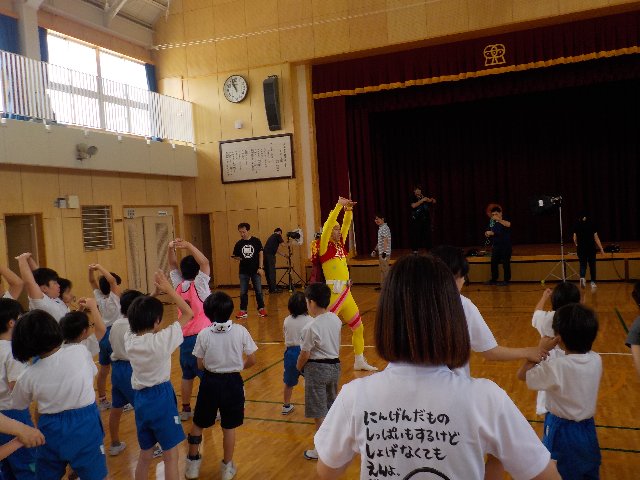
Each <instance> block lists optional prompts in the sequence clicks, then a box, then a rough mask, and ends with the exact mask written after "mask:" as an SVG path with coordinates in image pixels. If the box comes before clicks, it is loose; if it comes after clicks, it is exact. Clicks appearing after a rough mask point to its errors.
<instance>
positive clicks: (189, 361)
mask: <svg viewBox="0 0 640 480" xmlns="http://www.w3.org/2000/svg"><path fill="white" fill-rule="evenodd" d="M196 338H198V335H189V336H188V337H184V340H183V341H182V344H181V345H180V368H182V378H183V379H184V380H193V379H194V378H196V377H198V378H200V379H202V373H203V372H202V370H198V360H197V359H196V357H195V356H194V355H193V347H195V346H196ZM185 403H186V402H185Z"/></svg>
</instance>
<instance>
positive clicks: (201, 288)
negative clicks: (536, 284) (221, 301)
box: [169, 270, 211, 302]
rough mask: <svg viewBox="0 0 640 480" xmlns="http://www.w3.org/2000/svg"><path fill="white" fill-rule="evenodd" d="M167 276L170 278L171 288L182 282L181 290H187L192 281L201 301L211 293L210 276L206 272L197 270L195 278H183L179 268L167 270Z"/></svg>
mask: <svg viewBox="0 0 640 480" xmlns="http://www.w3.org/2000/svg"><path fill="white" fill-rule="evenodd" d="M169 278H170V279H171V284H172V285H173V288H174V289H176V288H178V285H180V284H182V291H183V292H186V291H187V290H189V287H190V286H191V283H192V282H193V283H194V284H195V287H196V293H197V294H198V298H199V299H200V300H202V301H203V302H204V301H205V300H206V299H207V297H208V296H209V295H211V288H210V287H209V282H210V281H211V277H210V276H209V275H207V274H206V273H202V272H201V271H198V274H197V275H196V278H194V279H193V280H185V279H183V278H182V274H181V273H180V270H171V271H170V272H169Z"/></svg>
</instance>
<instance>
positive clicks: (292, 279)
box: [278, 245, 304, 293]
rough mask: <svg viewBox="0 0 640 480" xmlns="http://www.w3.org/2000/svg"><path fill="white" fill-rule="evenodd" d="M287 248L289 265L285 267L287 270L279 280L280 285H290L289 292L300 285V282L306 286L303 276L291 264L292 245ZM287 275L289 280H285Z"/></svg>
mask: <svg viewBox="0 0 640 480" xmlns="http://www.w3.org/2000/svg"><path fill="white" fill-rule="evenodd" d="M287 249H288V253H287V266H286V267H285V271H284V273H283V274H282V276H281V277H280V280H278V285H283V286H286V287H288V290H289V293H291V292H293V290H294V289H295V288H296V287H297V286H298V284H300V285H301V286H303V287H304V280H302V277H301V276H300V274H298V272H296V270H295V269H294V268H293V265H292V264H291V256H292V253H291V245H288V246H287ZM285 277H287V282H283V280H284V278H285ZM296 278H297V280H296Z"/></svg>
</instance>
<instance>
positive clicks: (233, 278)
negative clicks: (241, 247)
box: [211, 212, 240, 285]
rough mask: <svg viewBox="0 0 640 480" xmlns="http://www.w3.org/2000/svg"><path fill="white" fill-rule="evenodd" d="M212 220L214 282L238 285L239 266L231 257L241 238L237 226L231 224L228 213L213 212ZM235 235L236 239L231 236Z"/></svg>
mask: <svg viewBox="0 0 640 480" xmlns="http://www.w3.org/2000/svg"><path fill="white" fill-rule="evenodd" d="M211 219H212V220H211V230H212V237H211V246H212V248H213V259H212V264H213V269H214V272H215V273H214V281H215V282H216V285H231V284H237V282H238V278H237V277H238V275H237V274H238V270H237V269H238V264H237V262H236V261H235V260H232V259H231V258H230V257H231V254H232V253H233V246H234V245H235V243H236V242H237V241H238V239H239V238H240V237H239V236H238V232H237V230H236V228H235V225H230V224H229V221H228V219H227V213H226V212H213V214H212V215H211ZM233 233H235V235H236V236H235V237H234V236H231V234H233ZM234 268H235V270H234Z"/></svg>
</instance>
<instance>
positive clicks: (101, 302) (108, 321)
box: [93, 289, 122, 328]
mask: <svg viewBox="0 0 640 480" xmlns="http://www.w3.org/2000/svg"><path fill="white" fill-rule="evenodd" d="M93 296H94V297H96V303H97V304H98V310H100V315H102V321H103V322H104V325H105V326H106V327H107V328H109V327H110V326H111V325H113V322H115V321H116V320H117V319H118V318H120V316H121V315H122V314H121V313H120V297H119V296H118V295H116V294H115V293H113V292H109V295H105V294H104V293H102V292H101V291H100V290H98V289H95V290H94V291H93Z"/></svg>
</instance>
